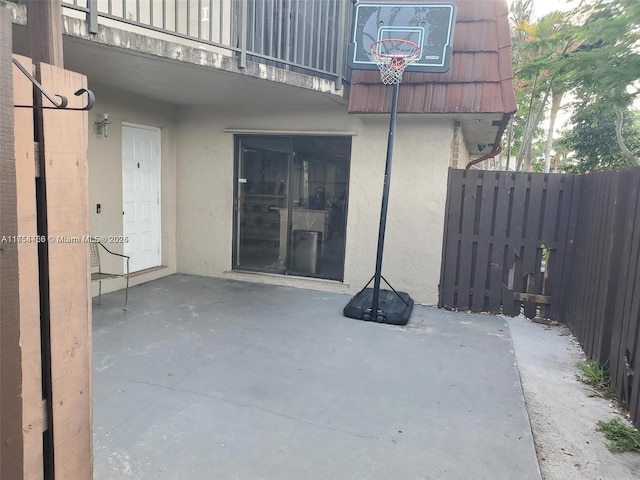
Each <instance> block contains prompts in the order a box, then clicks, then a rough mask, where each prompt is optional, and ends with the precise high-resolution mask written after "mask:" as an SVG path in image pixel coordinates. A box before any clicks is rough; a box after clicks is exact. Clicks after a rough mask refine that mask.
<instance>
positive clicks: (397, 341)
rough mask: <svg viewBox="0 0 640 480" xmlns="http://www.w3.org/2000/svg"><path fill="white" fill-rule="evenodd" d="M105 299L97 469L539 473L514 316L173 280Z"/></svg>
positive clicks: (144, 472) (340, 475)
mask: <svg viewBox="0 0 640 480" xmlns="http://www.w3.org/2000/svg"><path fill="white" fill-rule="evenodd" d="M121 296H122V293H121V292H116V293H113V294H109V295H106V296H104V297H103V300H102V306H95V305H94V310H93V312H94V314H93V316H94V322H93V325H94V422H95V426H94V428H95V448H94V450H95V479H96V480H107V479H109V480H110V479H114V480H115V479H118V480H120V479H172V480H173V479H188V480H200V479H201V480H217V479H221V480H227V479H240V480H258V479H265V480H279V479H282V480H285V479H286V480H291V479H300V480H302V479H314V480H315V479H318V480H329V479H358V480H360V479H362V480H365V479H371V480H385V479H394V480H395V479H403V480H410V479H492V480H498V479H509V480H512V479H522V480H526V479H539V478H540V473H539V469H538V464H537V461H536V456H535V451H534V446H533V440H532V435H531V429H530V426H529V420H528V416H527V412H526V409H525V404H524V399H523V394H522V388H521V385H520V378H519V374H518V370H517V367H516V365H515V357H514V352H513V347H512V343H511V338H510V334H509V329H508V325H507V324H506V322H505V319H503V318H501V317H492V316H488V315H472V314H464V313H452V312H447V311H442V310H438V309H435V308H431V307H420V306H418V307H416V309H415V310H414V313H413V316H412V319H411V322H410V323H409V325H408V326H407V327H397V326H391V325H382V324H375V323H368V322H362V321H358V320H352V319H348V318H344V317H343V316H342V314H341V311H342V308H343V306H344V305H345V304H346V302H347V301H348V300H349V297H347V296H345V295H340V294H329V293H323V292H317V291H310V290H301V289H293V288H286V287H277V286H269V285H257V284H250V283H241V282H235V281H228V280H220V279H213V278H204V277H195V276H187V275H173V276H171V277H167V278H164V279H161V280H157V281H154V282H150V283H147V284H144V285H140V286H137V287H133V288H132V289H131V290H130V297H129V311H128V312H123V311H122V310H121V309H120V305H121V300H122V299H121Z"/></svg>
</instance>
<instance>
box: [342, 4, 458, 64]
mask: <svg viewBox="0 0 640 480" xmlns="http://www.w3.org/2000/svg"><path fill="white" fill-rule="evenodd" d="M353 18H354V24H353V35H352V38H351V45H350V49H349V66H350V67H351V68H353V69H359V70H377V69H378V66H377V65H376V63H375V61H374V59H373V56H372V55H371V45H372V44H373V42H375V41H377V40H383V39H392V38H393V39H401V40H409V41H411V42H413V43H415V44H417V45H418V46H419V48H420V54H419V56H418V58H417V59H416V60H415V61H414V62H413V63H412V64H411V65H409V66H408V67H407V70H406V71H408V72H446V71H447V70H449V67H450V63H451V50H452V48H451V46H452V42H453V29H454V25H455V6H454V5H453V4H452V3H446V2H432V3H429V2H419V3H418V2H399V3H396V2H366V1H365V2H358V3H356V4H355V6H354V16H353Z"/></svg>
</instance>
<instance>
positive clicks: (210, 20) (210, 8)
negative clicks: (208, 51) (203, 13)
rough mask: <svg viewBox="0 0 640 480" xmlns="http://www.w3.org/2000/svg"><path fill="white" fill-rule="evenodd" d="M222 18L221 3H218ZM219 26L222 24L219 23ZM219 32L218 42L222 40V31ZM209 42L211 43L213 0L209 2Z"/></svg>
mask: <svg viewBox="0 0 640 480" xmlns="http://www.w3.org/2000/svg"><path fill="white" fill-rule="evenodd" d="M219 18H222V2H221V3H220V16H219ZM219 26H222V23H220V22H219ZM218 31H219V32H220V40H222V38H223V36H222V29H221V28H220V29H219V30H218ZM209 41H210V42H213V0H209Z"/></svg>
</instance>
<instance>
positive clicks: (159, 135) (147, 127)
mask: <svg viewBox="0 0 640 480" xmlns="http://www.w3.org/2000/svg"><path fill="white" fill-rule="evenodd" d="M125 127H128V128H137V129H139V130H146V131H150V132H155V134H156V136H157V139H158V238H157V240H158V265H156V266H157V267H159V266H161V265H162V129H161V128H160V127H155V126H153V125H144V124H141V123H133V122H125V121H123V122H122V126H121V135H122V132H123V131H124V128H125ZM121 139H122V137H121ZM122 146H123V142H122V140H121V141H120V188H121V191H120V204H121V207H122V208H123V209H124V205H123V202H124V191H123V190H122V180H123V179H122V162H123V160H124V159H123V158H122ZM123 211H124V210H123ZM121 225H122V234H123V235H124V215H123V218H122V222H121ZM123 264H124V265H125V268H126V259H123ZM149 268H154V267H149ZM143 270H146V269H143ZM143 270H139V271H143Z"/></svg>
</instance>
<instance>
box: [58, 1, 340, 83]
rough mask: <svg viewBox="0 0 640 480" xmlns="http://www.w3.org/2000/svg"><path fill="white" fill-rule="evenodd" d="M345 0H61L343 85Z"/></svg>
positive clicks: (90, 14)
mask: <svg viewBox="0 0 640 480" xmlns="http://www.w3.org/2000/svg"><path fill="white" fill-rule="evenodd" d="M351 3H352V2H349V1H346V0H62V4H63V6H65V7H69V8H72V9H75V10H79V11H82V12H86V14H87V23H88V29H89V31H90V32H91V33H97V31H98V21H97V20H98V17H104V18H109V19H112V20H116V21H118V22H123V23H127V24H130V25H135V26H138V27H143V28H146V29H150V30H155V31H158V32H162V33H166V34H169V35H172V36H176V37H181V38H185V39H188V40H194V41H197V42H200V43H205V44H208V45H212V46H216V47H221V48H224V49H225V50H227V51H228V52H229V54H230V55H234V56H236V57H237V58H238V65H239V66H240V68H244V67H245V66H246V62H247V60H250V61H255V62H259V63H264V64H269V65H274V66H277V67H280V68H284V69H287V70H292V71H298V72H301V73H306V74H309V75H314V76H319V77H322V78H329V79H333V80H335V82H336V87H337V88H341V86H342V82H343V80H344V77H345V73H346V68H345V50H346V46H347V28H348V25H350V16H351Z"/></svg>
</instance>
